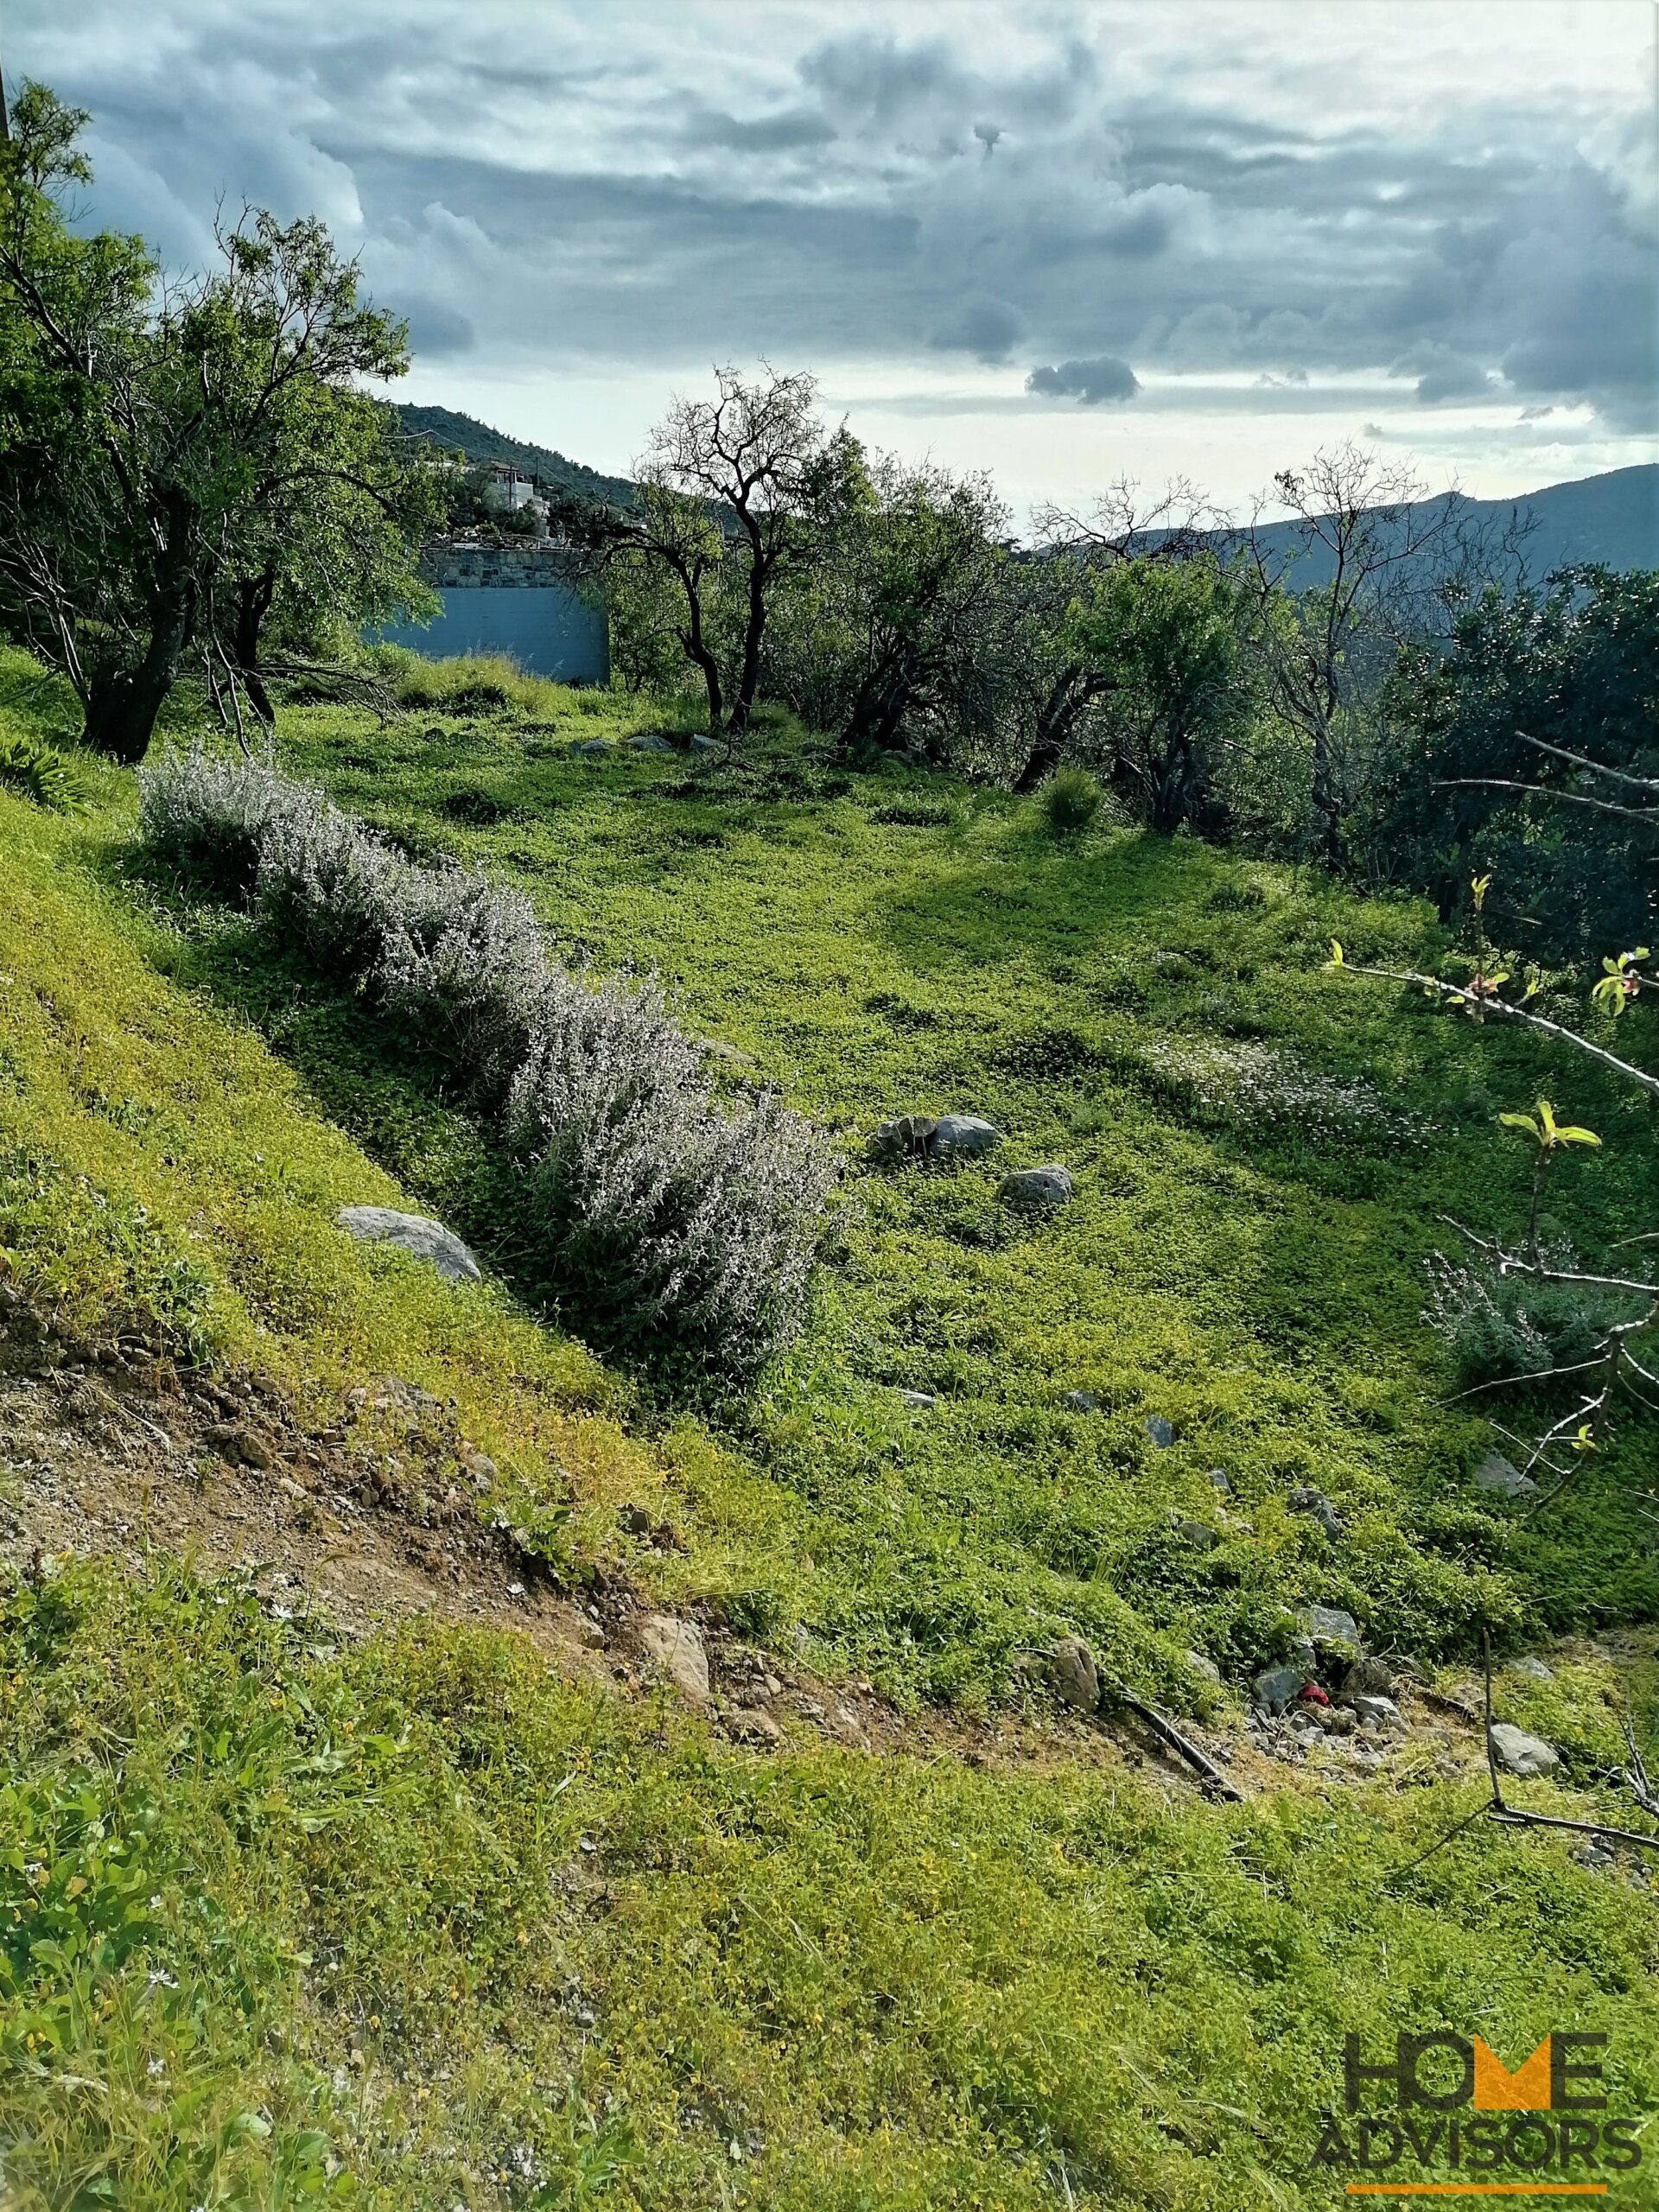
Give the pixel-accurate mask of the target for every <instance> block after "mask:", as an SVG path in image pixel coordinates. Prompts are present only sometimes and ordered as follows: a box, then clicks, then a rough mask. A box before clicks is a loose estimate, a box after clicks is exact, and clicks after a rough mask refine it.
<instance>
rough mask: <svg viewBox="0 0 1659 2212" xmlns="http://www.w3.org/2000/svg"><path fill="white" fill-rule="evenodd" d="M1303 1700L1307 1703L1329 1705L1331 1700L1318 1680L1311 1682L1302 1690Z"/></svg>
mask: <svg viewBox="0 0 1659 2212" xmlns="http://www.w3.org/2000/svg"><path fill="white" fill-rule="evenodd" d="M1302 1700H1303V1702H1304V1703H1305V1704H1306V1705H1329V1704H1330V1702H1331V1700H1330V1699H1329V1698H1328V1697H1327V1696H1326V1695H1325V1692H1324V1691H1323V1690H1322V1689H1321V1688H1319V1684H1318V1683H1317V1682H1310V1683H1309V1684H1308V1685H1307V1688H1306V1689H1305V1690H1304V1691H1303V1692H1302Z"/></svg>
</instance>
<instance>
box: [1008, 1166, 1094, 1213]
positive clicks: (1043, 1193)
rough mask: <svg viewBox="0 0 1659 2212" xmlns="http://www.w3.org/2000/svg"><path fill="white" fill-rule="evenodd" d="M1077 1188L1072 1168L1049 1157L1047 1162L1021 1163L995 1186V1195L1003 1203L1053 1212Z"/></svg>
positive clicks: (1042, 1211) (1035, 1211)
mask: <svg viewBox="0 0 1659 2212" xmlns="http://www.w3.org/2000/svg"><path fill="white" fill-rule="evenodd" d="M1076 1188H1077V1185H1075V1184H1074V1183H1073V1182H1072V1180H1071V1169H1070V1168H1069V1167H1060V1166H1056V1165H1055V1164H1054V1163H1053V1162H1052V1161H1050V1162H1049V1163H1048V1165H1047V1166H1043V1167H1022V1168H1020V1169H1019V1170H1017V1172H1016V1173H1014V1174H1012V1175H1005V1176H1004V1177H1003V1178H1002V1180H1001V1182H1000V1183H999V1184H998V1185H997V1186H996V1195H997V1197H998V1198H1001V1201H1002V1203H1003V1205H1009V1206H1020V1207H1022V1208H1024V1209H1025V1210H1026V1211H1027V1212H1032V1213H1052V1211H1054V1209H1055V1208H1056V1207H1058V1206H1063V1205H1065V1203H1066V1201H1067V1200H1068V1199H1069V1198H1071V1196H1072V1195H1073V1193H1074V1192H1075V1191H1076Z"/></svg>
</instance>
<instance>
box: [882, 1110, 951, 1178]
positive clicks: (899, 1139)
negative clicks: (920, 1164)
mask: <svg viewBox="0 0 1659 2212" xmlns="http://www.w3.org/2000/svg"><path fill="white" fill-rule="evenodd" d="M938 1126H939V1125H938V1122H936V1121H935V1120H934V1119H933V1116H931V1114H900V1115H899V1116H898V1117H897V1118H896V1119H895V1120H893V1121H891V1122H882V1123H881V1125H880V1128H875V1129H873V1130H872V1131H871V1133H870V1135H869V1136H868V1139H867V1140H866V1142H865V1146H864V1156H865V1158H866V1159H867V1160H875V1161H877V1162H878V1163H880V1164H882V1165H886V1166H892V1165H893V1164H895V1163H896V1162H897V1161H899V1160H925V1159H927V1158H929V1157H930V1156H931V1155H930V1153H929V1147H930V1146H931V1143H932V1141H933V1132H934V1131H935V1129H937V1128H938Z"/></svg>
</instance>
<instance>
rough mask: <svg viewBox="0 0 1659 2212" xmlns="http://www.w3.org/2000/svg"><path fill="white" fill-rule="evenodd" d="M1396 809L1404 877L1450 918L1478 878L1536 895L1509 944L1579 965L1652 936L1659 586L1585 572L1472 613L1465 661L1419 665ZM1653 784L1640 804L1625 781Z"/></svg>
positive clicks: (1421, 656) (1399, 689)
mask: <svg viewBox="0 0 1659 2212" xmlns="http://www.w3.org/2000/svg"><path fill="white" fill-rule="evenodd" d="M1391 707H1392V713H1393V716H1394V720H1395V726H1396V732H1397V735H1396V749H1395V757H1394V760H1393V763H1392V766H1391V770H1390V774H1389V781H1388V785H1387V787H1386V789H1385V791H1384V792H1383V796H1382V799H1381V802H1380V808H1379V811H1380V818H1381V823H1382V830H1383V836H1384V838H1385V839H1386V841H1387V842H1388V843H1389V846H1390V847H1391V849H1392V850H1393V852H1394V854H1395V866H1396V868H1397V871H1398V873H1399V874H1400V875H1401V876H1402V877H1403V878H1404V879H1405V880H1408V881H1409V882H1410V883H1411V884H1412V885H1413V886H1414V887H1417V888H1421V889H1422V890H1425V891H1427V892H1428V893H1430V895H1431V896H1433V898H1434V899H1435V900H1436V902H1437V904H1438V905H1439V906H1440V912H1441V916H1442V918H1450V916H1451V914H1452V912H1453V911H1454V909H1455V907H1456V906H1457V903H1458V900H1459V895H1460V893H1461V889H1462V886H1463V884H1464V881H1465V879H1466V877H1467V876H1468V874H1470V872H1471V868H1479V869H1480V870H1481V871H1483V872H1484V873H1487V874H1496V876H1497V882H1498V885H1499V887H1500V893H1501V889H1502V887H1503V886H1504V885H1505V884H1506V883H1510V882H1513V883H1515V884H1517V885H1524V887H1525V894H1526V895H1525V908H1524V912H1522V909H1521V908H1520V907H1518V906H1513V905H1508V904H1506V905H1505V906H1503V910H1502V918H1503V922H1504V925H1505V926H1506V927H1508V928H1510V929H1512V930H1513V931H1515V932H1516V933H1520V932H1522V931H1524V932H1525V938H1526V942H1527V944H1528V947H1529V950H1532V951H1535V952H1536V953H1538V954H1540V955H1541V956H1543V957H1551V958H1556V957H1573V958H1577V957H1583V955H1584V954H1586V952H1588V951H1591V950H1593V949H1596V948H1598V947H1599V946H1601V945H1604V944H1606V943H1607V942H1609V941H1610V940H1616V941H1618V942H1621V943H1630V942H1631V941H1633V940H1634V939H1635V938H1637V937H1642V936H1649V937H1650V936H1651V935H1652V934H1653V930H1654V920H1655V916H1654V902H1655V897H1656V893H1659V819H1656V815H1655V810H1654V808H1653V805H1652V802H1651V798H1646V802H1645V804H1644V803H1643V785H1645V788H1646V791H1648V792H1650V791H1651V789H1652V779H1653V778H1654V777H1655V776H1656V774H1659V575H1655V574H1653V573H1651V572H1647V573H1642V572H1637V573H1635V574H1630V575H1620V574H1618V573H1616V572H1615V571H1613V570H1611V569H1598V568H1580V569H1566V570H1563V571H1562V572H1561V573H1560V574H1559V575H1556V576H1554V577H1553V578H1552V579H1551V580H1550V582H1549V584H1548V587H1547V588H1544V589H1542V590H1539V589H1536V588H1523V589H1522V590H1520V591H1519V592H1516V593H1515V594H1512V595H1510V596H1509V597H1507V598H1506V597H1505V596H1503V594H1501V593H1500V592H1499V591H1498V590H1497V588H1495V587H1494V588H1488V589H1487V590H1486V591H1484V592H1483V593H1482V594H1480V596H1479V597H1478V598H1477V599H1475V600H1474V601H1472V602H1470V603H1467V604H1465V607H1463V609H1462V611H1461V613H1459V616H1458V619H1457V620H1456V622H1455V625H1454V627H1453V630H1452V640H1451V645H1450V649H1449V650H1447V651H1441V650H1440V649H1438V648H1428V647H1423V648H1419V649H1417V650H1414V651H1410V652H1407V653H1406V654H1405V655H1404V656H1403V657H1402V660H1401V663H1400V665H1399V667H1398V670H1397V671H1396V674H1395V679H1394V683H1393V687H1392V693H1391ZM1630 778H1634V779H1637V791H1636V795H1635V797H1634V798H1633V796H1632V792H1631V791H1630V788H1629V787H1628V785H1625V782H1624V779H1630Z"/></svg>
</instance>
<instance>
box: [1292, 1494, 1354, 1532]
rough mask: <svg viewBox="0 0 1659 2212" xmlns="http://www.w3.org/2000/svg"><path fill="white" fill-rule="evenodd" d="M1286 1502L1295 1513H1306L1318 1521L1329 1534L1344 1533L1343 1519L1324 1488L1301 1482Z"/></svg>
mask: <svg viewBox="0 0 1659 2212" xmlns="http://www.w3.org/2000/svg"><path fill="white" fill-rule="evenodd" d="M1285 1503H1286V1504H1287V1506H1288V1507H1289V1508H1290V1510H1291V1511H1292V1512H1293V1513H1306V1514H1308V1515H1310V1516H1312V1518H1313V1520H1315V1521H1317V1522H1319V1526H1320V1528H1322V1529H1324V1531H1325V1535H1327V1536H1339V1535H1341V1534H1342V1519H1341V1516H1340V1515H1339V1514H1338V1511H1337V1509H1336V1507H1335V1506H1334V1505H1332V1503H1331V1501H1330V1499H1329V1498H1328V1497H1326V1496H1325V1492H1324V1491H1322V1490H1314V1489H1313V1487H1312V1486H1311V1484H1306V1483H1299V1484H1297V1485H1296V1487H1295V1489H1294V1490H1293V1491H1291V1493H1290V1495H1289V1496H1288V1497H1287V1498H1286V1500H1285Z"/></svg>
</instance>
